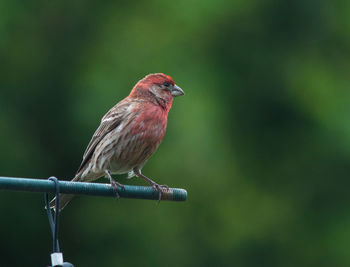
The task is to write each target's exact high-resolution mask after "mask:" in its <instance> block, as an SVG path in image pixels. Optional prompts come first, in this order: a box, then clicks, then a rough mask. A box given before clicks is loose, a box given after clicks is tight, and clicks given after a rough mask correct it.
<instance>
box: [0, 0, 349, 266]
mask: <svg viewBox="0 0 350 267" xmlns="http://www.w3.org/2000/svg"><path fill="white" fill-rule="evenodd" d="M349 12H350V4H349V1H346V0H343V1H324V0H321V1H315V0H310V1H302V0H294V1H292V0H286V1H274V0H267V1H258V0H248V1H241V0H238V1H228V0H226V1H224V0H219V1H193V0H186V1H184V0H179V1H172V2H170V1H160V0H151V1H74V2H72V1H66V0H63V1H34V2H30V1H29V2H25V1H18V0H14V1H9V0H5V1H1V2H0V36H1V38H0V68H1V71H0V88H1V97H0V125H1V132H0V137H1V138H0V147H1V150H2V153H1V154H0V175H2V176H17V177H40V178H47V177H49V176H51V175H55V176H57V177H59V178H63V179H69V178H72V177H73V176H74V174H75V171H76V169H77V167H78V166H79V164H80V160H81V157H82V154H83V152H84V149H85V147H86V145H87V143H88V142H89V140H90V137H91V136H92V133H93V132H94V130H95V129H96V127H97V126H98V124H99V120H100V118H101V117H102V116H103V114H104V113H105V112H106V111H107V110H108V109H109V108H110V107H112V106H113V105H114V104H115V103H116V102H118V101H119V100H121V99H122V98H124V97H125V96H126V95H127V94H128V93H129V91H130V89H131V88H132V86H133V85H134V84H135V83H136V82H137V81H138V80H139V79H140V78H142V77H143V76H145V75H146V74H148V73H152V72H164V73H167V74H169V75H171V76H172V77H173V78H174V80H175V81H176V83H177V84H178V85H179V86H181V87H182V88H183V89H184V90H185V92H186V95H185V96H184V97H179V98H177V99H176V100H175V103H174V105H173V108H172V110H171V112H170V115H169V125H168V132H167V135H166V137H165V140H164V142H163V144H162V145H161V146H160V149H159V150H158V152H157V153H156V154H155V155H154V156H153V157H152V158H151V160H150V161H149V162H148V164H147V165H146V166H145V168H144V170H143V171H144V173H145V174H146V175H148V176H149V177H151V178H153V179H154V180H156V181H158V182H160V183H162V184H168V185H170V186H174V187H183V188H186V189H187V190H188V192H189V199H188V201H187V202H185V203H167V202H162V203H161V204H160V205H157V204H156V202H151V201H140V200H125V199H121V200H119V201H117V200H113V199H110V198H96V197H79V198H78V197H77V198H76V199H75V200H74V201H72V203H71V204H70V205H69V206H68V207H67V208H66V209H65V210H64V212H63V213H62V216H61V223H60V241H61V248H62V250H63V252H64V256H65V259H66V260H68V261H70V262H72V263H74V264H75V265H76V266H164V265H167V266H169V267H171V266H212V265H216V266H269V267H271V266H350V254H349V252H348V248H349V246H350V213H349V205H350V194H349V192H348V191H349V189H348V188H349V185H350V181H349V166H350V123H349V118H350V90H349V85H350V83H349V81H350V78H349V77H350V76H349V69H350V20H349ZM119 181H121V182H122V183H130V184H143V182H142V181H141V180H140V179H132V180H126V179H125V178H120V179H119ZM101 182H107V180H103V179H102V180H101ZM0 193H1V194H0V203H1V214H2V215H1V217H2V219H1V220H0V229H1V230H0V233H1V237H2V238H1V239H2V241H3V242H1V245H0V251H1V252H0V255H1V266H24V265H25V266H45V264H47V263H49V254H50V252H51V238H50V232H49V225H48V222H47V218H46V214H45V211H44V209H43V203H44V202H43V196H42V195H40V194H29V193H28V194H25V193H15V192H8V191H2V192H0Z"/></svg>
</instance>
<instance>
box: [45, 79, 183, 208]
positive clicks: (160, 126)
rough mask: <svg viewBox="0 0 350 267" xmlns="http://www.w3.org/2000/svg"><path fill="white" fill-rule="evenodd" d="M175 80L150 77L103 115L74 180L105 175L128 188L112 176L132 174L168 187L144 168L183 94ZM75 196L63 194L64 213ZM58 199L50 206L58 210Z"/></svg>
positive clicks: (62, 206) (119, 185) (61, 201)
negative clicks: (174, 104)
mask: <svg viewBox="0 0 350 267" xmlns="http://www.w3.org/2000/svg"><path fill="white" fill-rule="evenodd" d="M183 94H184V91H183V90H182V89H181V88H180V87H178V86H177V85H176V84H175V83H174V81H173V79H172V78H171V77H170V76H168V75H165V74H163V73H154V74H149V75H147V76H146V77H145V78H143V79H142V80H140V81H139V82H138V83H137V84H136V85H135V87H134V88H133V89H132V90H131V92H130V94H129V96H128V97H126V98H125V99H123V100H122V101H120V102H119V103H117V104H116V105H115V106H114V107H113V108H111V109H110V110H109V111H108V112H107V113H106V115H104V116H103V118H102V120H101V124H100V126H99V127H98V128H97V130H96V132H95V133H94V135H93V137H92V139H91V141H90V143H89V145H88V147H87V148H86V151H85V153H84V156H83V161H82V163H81V165H80V167H79V169H78V171H77V174H76V175H75V177H74V179H73V180H72V181H74V182H91V181H94V180H96V179H98V178H100V177H102V176H106V177H108V178H109V181H110V183H111V185H112V186H113V187H115V188H117V187H121V188H123V187H124V186H123V185H122V184H120V183H118V182H117V181H115V180H113V178H112V176H111V174H123V173H129V175H128V178H131V177H133V176H138V177H140V178H142V179H144V180H146V181H147V182H148V183H150V185H151V186H152V187H153V188H154V189H155V190H157V191H158V192H159V199H160V198H161V189H162V188H163V187H164V188H167V186H163V185H158V184H157V183H155V182H154V181H152V180H151V179H149V178H147V177H146V176H144V175H143V174H142V173H141V169H142V167H143V166H144V165H145V163H146V162H147V160H148V159H149V158H150V157H151V156H152V154H153V153H154V152H155V151H156V150H157V148H158V146H159V144H160V142H161V141H162V139H163V137H164V134H165V131H166V126H167V120H168V112H169V110H170V108H171V105H172V102H173V98H174V97H176V96H180V95H183ZM72 197H73V195H67V194H63V195H60V210H62V209H63V208H64V207H65V206H66V205H67V204H68V202H69V201H70V200H71V198H72ZM54 205H55V203H54V200H52V201H51V203H50V206H51V208H54Z"/></svg>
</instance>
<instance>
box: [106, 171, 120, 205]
mask: <svg viewBox="0 0 350 267" xmlns="http://www.w3.org/2000/svg"><path fill="white" fill-rule="evenodd" d="M105 172H106V176H107V177H108V179H109V182H110V183H111V187H112V188H113V189H114V191H115V196H116V197H117V198H120V195H119V193H118V188H121V189H123V190H125V186H124V185H123V184H121V183H118V182H117V181H116V180H114V179H113V178H112V175H111V173H110V172H109V171H108V170H106V171H105Z"/></svg>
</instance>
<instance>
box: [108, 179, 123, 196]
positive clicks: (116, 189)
mask: <svg viewBox="0 0 350 267" xmlns="http://www.w3.org/2000/svg"><path fill="white" fill-rule="evenodd" d="M111 187H112V188H113V189H114V190H115V196H116V197H117V198H118V199H119V198H120V195H119V193H118V188H121V189H122V190H125V186H124V185H123V184H121V183H118V182H117V181H115V180H111Z"/></svg>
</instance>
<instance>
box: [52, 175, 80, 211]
mask: <svg viewBox="0 0 350 267" xmlns="http://www.w3.org/2000/svg"><path fill="white" fill-rule="evenodd" d="M80 180H81V175H79V174H77V175H76V176H75V177H74V179H73V180H72V182H79V181H80ZM59 197H60V203H59V210H60V211H61V210H63V208H64V207H65V206H67V204H68V203H69V201H71V199H72V198H73V197H74V195H69V194H60V196H59ZM55 204H56V198H53V199H52V200H51V201H50V209H55Z"/></svg>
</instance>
